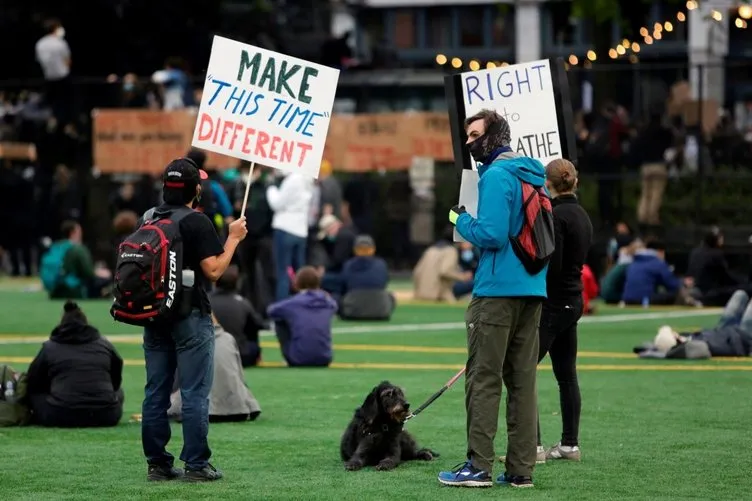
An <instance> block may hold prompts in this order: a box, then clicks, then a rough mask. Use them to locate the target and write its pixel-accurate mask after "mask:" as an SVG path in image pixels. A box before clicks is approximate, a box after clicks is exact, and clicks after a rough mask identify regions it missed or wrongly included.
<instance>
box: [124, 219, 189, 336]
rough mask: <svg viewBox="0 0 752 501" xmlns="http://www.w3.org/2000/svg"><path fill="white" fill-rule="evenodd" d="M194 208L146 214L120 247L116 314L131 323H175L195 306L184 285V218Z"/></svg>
mask: <svg viewBox="0 0 752 501" xmlns="http://www.w3.org/2000/svg"><path fill="white" fill-rule="evenodd" d="M192 212H193V210H192V209H189V208H188V207H180V208H178V209H174V210H173V211H171V212H165V213H157V212H155V211H154V210H153V209H152V210H150V211H147V213H146V214H144V222H143V225H142V226H141V227H140V228H138V229H137V230H136V231H135V232H134V233H133V234H131V235H129V236H128V237H126V238H125V240H123V242H122V243H121V244H120V246H119V247H118V257H117V264H116V265H115V288H114V290H113V296H114V301H113V303H112V307H111V308H110V314H111V315H112V317H113V318H114V319H115V320H117V321H118V322H123V323H126V324H130V325H138V326H147V325H169V324H172V323H174V322H176V321H178V320H180V319H182V318H185V317H186V316H187V315H188V314H189V313H190V309H191V302H190V299H191V298H190V295H189V294H187V293H186V292H188V291H186V290H185V289H184V287H183V280H182V272H183V239H182V237H181V235H180V220H181V219H183V218H184V217H186V216H188V215H190V214H191V213H192Z"/></svg>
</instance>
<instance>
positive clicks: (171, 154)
mask: <svg viewBox="0 0 752 501" xmlns="http://www.w3.org/2000/svg"><path fill="white" fill-rule="evenodd" d="M92 115H93V122H94V140H93V149H94V166H95V167H96V168H97V169H99V171H101V172H107V173H115V172H117V173H148V174H158V173H161V172H162V170H163V169H164V167H165V166H166V165H167V164H168V163H170V161H172V160H173V159H175V158H177V157H181V156H184V155H185V154H186V153H187V152H188V151H189V150H190V148H191V137H192V136H193V127H194V125H195V123H196V114H195V113H192V112H190V111H182V110H181V111H158V110H120V109H112V110H110V109H107V110H103V109H96V110H94V111H93V112H92ZM206 157H207V158H206V165H205V166H206V167H207V168H209V169H227V168H230V167H235V166H237V164H238V161H237V159H235V158H232V157H227V156H224V155H219V154H216V153H212V152H207V155H206Z"/></svg>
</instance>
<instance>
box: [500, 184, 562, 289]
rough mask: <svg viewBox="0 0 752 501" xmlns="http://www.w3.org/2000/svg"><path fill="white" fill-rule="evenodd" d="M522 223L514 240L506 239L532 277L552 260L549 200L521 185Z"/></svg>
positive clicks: (542, 192) (543, 193)
mask: <svg viewBox="0 0 752 501" xmlns="http://www.w3.org/2000/svg"><path fill="white" fill-rule="evenodd" d="M521 183H522V200H523V202H522V212H523V215H524V218H525V219H524V221H523V223H522V229H521V230H520V233H519V234H518V235H517V236H514V237H509V240H510V242H511V243H512V249H514V253H515V254H516V255H517V258H518V259H519V260H520V261H521V262H522V265H523V266H524V267H525V270H527V272H528V273H529V274H531V275H536V274H538V273H540V271H541V270H543V268H545V267H546V265H547V264H548V262H549V261H550V260H551V256H552V255H553V253H554V248H555V247H556V236H555V233H554V213H553V208H552V207H551V198H550V197H549V196H548V194H546V191H545V190H544V189H543V187H538V188H536V187H534V186H533V185H531V184H529V183H526V182H524V181H521Z"/></svg>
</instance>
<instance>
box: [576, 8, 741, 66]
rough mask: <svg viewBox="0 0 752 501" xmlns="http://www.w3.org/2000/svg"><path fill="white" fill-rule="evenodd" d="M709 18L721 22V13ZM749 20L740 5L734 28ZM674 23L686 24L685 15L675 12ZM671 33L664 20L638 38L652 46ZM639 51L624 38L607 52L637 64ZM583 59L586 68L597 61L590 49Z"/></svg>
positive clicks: (614, 57) (717, 11)
mask: <svg viewBox="0 0 752 501" xmlns="http://www.w3.org/2000/svg"><path fill="white" fill-rule="evenodd" d="M686 6H687V11H692V10H695V9H697V8H698V7H699V3H698V1H697V0H687V4H686ZM710 17H711V18H712V19H713V20H714V21H716V22H719V23H720V22H722V21H723V13H722V12H721V11H719V10H717V9H713V10H711V12H710ZM750 18H752V6H750V5H749V4H741V5H739V7H738V8H737V18H736V19H735V20H734V26H736V27H737V28H739V29H745V28H746V27H747V20H748V19H750ZM676 21H678V22H680V23H684V22H686V21H687V15H686V14H685V13H684V12H682V11H679V12H677V13H676ZM672 31H674V24H673V22H672V21H671V20H666V21H664V22H663V23H659V22H656V23H655V24H654V25H653V31H652V32H651V31H650V29H649V28H648V27H647V26H643V27H642V28H640V36H641V37H642V42H643V43H644V44H645V45H653V44H654V43H655V42H656V41H657V40H662V39H663V33H664V32H667V33H670V32H672ZM640 50H641V47H640V43H639V42H637V41H630V40H628V39H626V38H625V39H623V40H622V41H621V43H620V44H619V45H617V46H616V47H612V48H610V49H609V50H608V57H609V58H611V59H618V58H620V57H621V56H625V55H627V54H629V61H630V62H631V63H637V62H639V57H638V56H637V54H639V53H640ZM585 57H586V59H585V61H584V66H585V67H586V68H587V67H590V66H591V65H592V63H594V62H595V61H596V60H597V59H598V55H597V54H596V53H595V51H594V50H592V49H591V50H588V51H587V54H585ZM568 62H569V64H570V65H571V66H576V65H578V64H579V58H578V57H577V55H576V54H570V55H569V58H568Z"/></svg>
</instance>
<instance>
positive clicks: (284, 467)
mask: <svg viewBox="0 0 752 501" xmlns="http://www.w3.org/2000/svg"><path fill="white" fill-rule="evenodd" d="M107 307H108V305H107V304H106V303H103V302H98V303H86V304H84V308H85V311H86V313H87V315H88V316H89V319H90V321H91V323H93V324H94V325H96V326H97V327H99V328H100V330H101V331H102V332H103V333H105V334H107V335H111V336H112V338H113V341H114V343H115V346H116V347H117V349H118V350H119V351H120V353H121V355H122V356H123V358H124V359H125V360H126V367H125V374H124V383H123V384H124V387H125V392H126V404H125V405H126V413H125V416H124V418H123V420H122V422H121V424H120V426H118V427H116V428H113V429H103V430H74V431H71V430H50V429H39V428H4V429H0V500H4V501H6V500H7V501H17V500H28V501H42V500H54V501H63V500H90V499H106V500H120V499H122V500H133V499H155V500H157V499H159V500H181V499H207V500H209V499H211V500H217V499H221V500H234V499H238V500H240V499H242V500H246V499H263V500H277V499H279V500H283V499H284V500H340V499H341V500H386V499H403V500H422V499H431V500H442V499H447V500H449V499H451V500H456V499H487V498H498V497H502V496H503V497H514V498H519V499H541V500H543V499H546V500H567V499H571V500H573V499H575V498H579V499H582V500H598V501H602V500H622V499H624V500H625V499H630V500H632V499H641V500H666V499H677V500H688V499H713V500H742V499H751V498H752V493H750V491H751V490H752V479H751V478H750V477H751V475H750V474H751V473H752V459H750V450H752V431H751V430H752V426H751V425H752V384H750V378H751V377H752V372H751V371H752V360H750V359H729V360H712V361H701V362H679V361H675V362H660V361H643V360H638V359H636V358H635V357H634V356H633V355H631V348H632V347H633V346H634V345H636V344H639V343H640V342H642V341H645V340H647V339H650V338H652V337H653V335H654V334H655V332H656V329H657V328H658V327H659V326H660V325H662V324H666V323H670V324H671V325H674V326H675V327H679V328H687V327H699V326H707V325H711V324H712V323H714V321H715V319H716V318H717V312H715V311H699V310H682V311H676V310H671V309H652V310H649V311H646V310H643V309H634V310H633V309H626V310H615V309H610V310H608V309H602V310H601V311H600V312H599V315H597V316H595V317H589V318H587V319H585V320H584V321H583V323H582V324H581V329H580V347H579V349H580V354H579V369H580V380H581V387H582V400H583V414H582V423H581V426H582V430H581V446H582V450H583V461H582V462H581V463H554V464H547V465H542V466H539V467H537V468H536V471H535V488H534V489H530V490H523V491H516V490H515V491H513V492H512V491H509V490H506V491H503V490H502V488H501V487H494V488H493V489H487V490H482V491H478V490H457V489H453V488H448V487H441V486H439V484H438V483H437V481H436V473H437V472H438V471H439V470H441V469H446V468H451V467H453V466H454V465H455V464H457V463H458V462H460V461H461V460H462V458H463V455H464V451H465V431H464V430H465V412H464V404H463V389H462V381H460V382H459V383H458V385H457V386H456V387H454V388H452V389H451V390H450V391H448V392H447V393H446V394H445V395H444V396H443V397H442V398H441V399H439V400H438V401H436V402H435V403H434V404H433V405H432V406H431V407H429V408H428V409H427V410H426V411H425V412H424V413H423V414H421V415H420V416H418V417H417V418H416V419H415V420H414V421H411V422H410V423H409V426H408V428H409V430H410V431H411V432H412V433H414V434H415V435H416V437H417V438H418V440H419V442H420V443H422V444H425V445H427V446H430V447H432V448H433V449H435V450H438V451H439V452H440V453H441V454H442V456H441V458H439V459H438V460H437V461H434V462H432V463H420V462H411V463H407V464H403V465H402V466H400V467H399V468H398V469H397V470H395V471H392V472H385V473H380V472H376V471H373V470H364V471H361V472H354V473H351V472H346V471H345V470H344V468H343V467H342V463H341V461H340V459H339V457H338V445H339V438H340V434H341V432H342V431H343V429H344V427H345V426H346V424H347V422H348V420H349V418H350V416H351V413H352V411H353V409H354V408H355V407H356V406H358V405H359V404H360V403H361V402H362V399H363V398H364V396H365V395H366V394H367V393H368V391H370V389H371V388H372V387H373V386H374V385H375V384H377V383H378V382H380V381H381V380H383V379H389V380H391V381H392V382H395V383H397V384H400V385H401V386H403V387H404V388H405V390H406V392H407V395H408V398H409V399H410V401H411V403H412V404H413V407H416V406H417V405H419V404H420V403H421V402H422V401H423V400H424V399H426V398H427V397H428V396H429V395H431V394H432V393H433V392H434V391H436V390H437V389H438V388H440V387H441V385H442V384H444V382H446V380H447V379H449V377H451V376H452V375H453V374H454V373H455V372H456V371H457V370H458V369H459V368H461V367H462V364H463V363H464V353H465V349H464V345H465V334H464V330H463V328H462V318H463V313H464V310H463V307H462V306H434V305H419V304H410V305H408V304H406V305H401V306H400V307H399V309H398V311H397V312H396V314H395V316H394V319H393V320H392V321H391V322H390V323H389V324H353V323H348V324H343V323H340V322H337V323H336V327H335V336H334V341H335V363H334V365H333V367H332V368H329V369H307V370H305V369H287V368H280V367H268V368H254V369H250V370H248V371H247V372H246V377H247V381H248V384H249V386H250V387H251V388H252V390H253V392H254V394H255V395H256V397H257V398H258V400H259V402H260V404H261V407H262V411H263V412H262V414H261V416H260V418H259V419H258V420H257V421H256V422H253V423H242V424H217V425H212V426H211V431H210V436H209V438H210V445H211V447H212V449H213V451H214V455H213V459H212V460H213V462H214V463H215V464H216V465H217V466H218V467H220V468H221V469H223V470H224V472H225V479H223V480H221V481H220V482H216V483H213V484H210V485H186V484H181V483H170V484H161V485H154V484H148V483H147V482H146V480H145V473H146V472H145V463H144V460H143V457H142V452H141V445H140V428H139V425H138V424H136V423H129V417H130V416H131V415H132V414H134V413H138V412H140V404H141V397H142V394H143V384H144V369H143V361H142V354H141V348H140V345H139V342H140V341H139V338H138V336H135V335H133V334H134V333H135V329H134V328H132V327H129V326H127V325H121V324H115V323H113V322H112V321H111V320H110V317H109V315H108V313H107ZM60 311H61V303H59V302H50V301H48V300H46V299H45V298H44V297H43V296H42V295H41V294H40V293H37V292H20V291H18V290H8V289H7V288H6V290H4V291H0V363H11V364H12V365H13V366H15V367H17V368H23V367H25V366H26V365H27V364H28V363H29V362H30V361H31V358H32V357H33V356H34V355H35V354H36V352H37V350H38V348H39V342H41V341H42V340H43V339H44V338H45V337H46V336H47V334H48V333H49V330H50V329H51V328H52V326H54V325H55V323H56V321H57V320H58V318H59V314H60ZM263 356H264V359H265V361H266V362H267V363H268V364H270V365H272V366H273V365H277V366H279V365H280V361H281V357H280V354H279V350H278V348H277V347H276V345H275V343H274V342H273V339H271V338H266V339H265V340H264V344H263ZM539 374H540V378H539V381H540V382H539V405H540V412H541V426H542V430H543V435H544V442H545V443H547V444H551V443H553V442H555V441H557V440H558V434H559V432H560V421H559V419H560V418H559V415H558V406H559V403H558V394H557V391H556V384H555V382H554V379H553V376H552V373H551V369H550V365H549V364H548V361H547V360H544V362H543V364H542V365H541V367H540V371H539ZM500 424H501V426H500V432H499V433H498V435H497V440H496V444H497V452H498V453H503V452H504V447H505V433H504V432H503V430H504V417H503V413H502V414H501V418H500ZM180 446H181V434H180V428H179V427H178V426H174V427H173V440H172V443H171V446H170V450H171V451H172V452H173V454H175V455H176V456H177V455H178V454H179V453H180ZM501 466H502V465H500V464H499V463H497V467H496V471H495V472H494V473H499V472H501V471H502V469H501Z"/></svg>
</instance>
